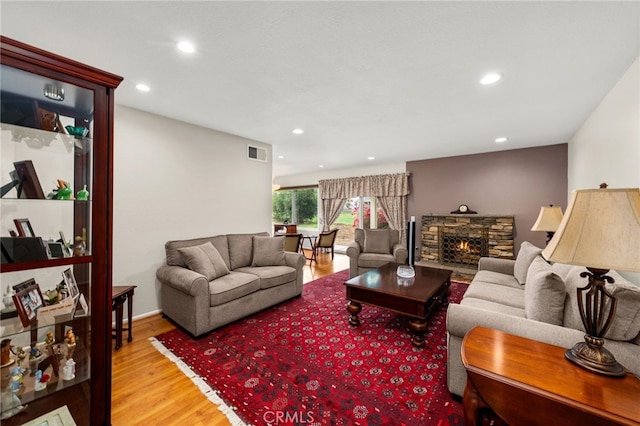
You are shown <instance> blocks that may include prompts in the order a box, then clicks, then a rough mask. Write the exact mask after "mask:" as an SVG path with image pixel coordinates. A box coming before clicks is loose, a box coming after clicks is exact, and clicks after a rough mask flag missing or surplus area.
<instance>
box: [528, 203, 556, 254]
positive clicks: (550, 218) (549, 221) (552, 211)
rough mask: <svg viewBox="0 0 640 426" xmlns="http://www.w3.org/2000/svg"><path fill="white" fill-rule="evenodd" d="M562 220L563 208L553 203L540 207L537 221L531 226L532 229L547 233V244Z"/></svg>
mask: <svg viewBox="0 0 640 426" xmlns="http://www.w3.org/2000/svg"><path fill="white" fill-rule="evenodd" d="M561 221H562V209H561V208H560V207H558V206H555V207H554V206H553V204H551V205H550V206H549V207H545V206H542V207H540V213H539V214H538V219H536V223H534V224H533V226H532V227H531V230H532V231H545V232H546V233H547V244H549V241H551V238H553V234H554V233H555V232H556V230H557V229H558V226H560V222H561Z"/></svg>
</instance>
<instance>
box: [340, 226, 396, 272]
mask: <svg viewBox="0 0 640 426" xmlns="http://www.w3.org/2000/svg"><path fill="white" fill-rule="evenodd" d="M354 240H355V241H353V242H352V243H351V244H349V246H348V247H347V256H349V278H353V277H355V276H358V275H362V274H364V273H365V272H367V271H370V270H372V269H376V268H379V267H380V266H382V265H384V264H385V263H389V262H395V263H401V264H403V263H406V261H407V255H408V253H407V248H406V247H405V246H404V245H403V244H401V243H400V233H399V232H398V231H397V230H395V229H356V230H355V238H354Z"/></svg>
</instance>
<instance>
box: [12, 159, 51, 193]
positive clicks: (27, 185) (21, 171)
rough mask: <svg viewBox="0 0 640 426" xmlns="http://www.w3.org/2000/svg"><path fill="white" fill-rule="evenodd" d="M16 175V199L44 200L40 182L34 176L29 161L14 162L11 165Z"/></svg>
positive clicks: (33, 168) (31, 164) (34, 171)
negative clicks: (17, 182)
mask: <svg viewBox="0 0 640 426" xmlns="http://www.w3.org/2000/svg"><path fill="white" fill-rule="evenodd" d="M13 167H15V170H16V174H17V175H18V181H19V182H20V183H19V184H18V198H36V199H41V200H44V199H45V196H44V192H43V191H42V186H41V185H40V180H39V179H38V175H37V174H36V169H35V167H33V163H32V162H31V160H25V161H16V162H14V163H13Z"/></svg>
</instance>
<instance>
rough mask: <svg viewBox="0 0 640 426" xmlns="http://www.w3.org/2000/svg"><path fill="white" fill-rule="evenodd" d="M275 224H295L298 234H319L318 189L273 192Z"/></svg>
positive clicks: (273, 218) (292, 189) (293, 189)
mask: <svg viewBox="0 0 640 426" xmlns="http://www.w3.org/2000/svg"><path fill="white" fill-rule="evenodd" d="M272 201H273V214H272V216H273V217H272V220H273V223H284V222H287V223H295V224H297V225H298V232H305V231H309V232H318V188H317V187H312V188H291V189H280V190H278V191H274V192H273V196H272Z"/></svg>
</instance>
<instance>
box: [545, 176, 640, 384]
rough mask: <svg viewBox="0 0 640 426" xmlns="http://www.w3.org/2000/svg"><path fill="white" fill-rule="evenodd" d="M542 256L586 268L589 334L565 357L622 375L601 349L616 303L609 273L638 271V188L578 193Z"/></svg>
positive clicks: (584, 312)
mask: <svg viewBox="0 0 640 426" xmlns="http://www.w3.org/2000/svg"><path fill="white" fill-rule="evenodd" d="M542 256H543V257H544V258H545V259H547V260H549V261H553V262H560V263H565V264H570V265H579V266H585V267H586V270H585V271H584V272H582V273H581V274H580V276H581V277H582V278H587V280H588V283H587V284H586V286H585V287H580V288H578V289H577V292H578V308H579V310H580V317H581V319H582V323H583V324H584V327H585V330H586V332H587V334H586V335H585V336H584V340H585V341H584V342H578V343H576V344H575V345H574V346H573V348H570V349H567V351H566V352H565V357H566V358H567V359H568V360H569V361H571V362H573V363H575V364H576V365H578V366H580V367H582V368H584V369H586V370H589V371H591V372H594V373H598V374H603V375H607V376H612V377H622V376H624V375H625V374H626V372H625V369H624V367H622V366H621V365H620V364H619V363H618V362H617V361H616V359H615V358H614V356H613V354H611V352H609V351H608V350H607V349H606V348H605V347H604V346H603V345H604V336H605V334H606V333H607V330H608V329H609V327H610V325H611V323H612V320H613V317H614V316H615V313H616V304H617V301H616V298H615V297H614V296H613V295H612V294H611V293H609V291H607V289H606V288H605V285H606V283H610V284H612V283H613V282H614V280H613V278H611V277H610V276H608V275H607V273H608V272H609V270H611V269H616V270H621V271H633V272H640V189H639V188H629V189H607V186H606V184H602V185H600V189H593V190H578V191H574V192H573V194H572V197H571V201H570V202H569V205H568V207H567V211H566V212H565V214H564V217H563V219H562V222H561V223H560V226H559V227H558V229H557V231H556V233H555V235H554V236H553V238H552V239H551V241H549V244H548V245H547V247H546V248H545V249H544V250H543V251H542Z"/></svg>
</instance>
